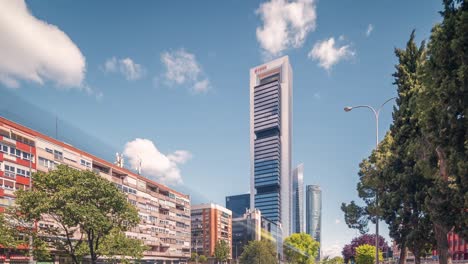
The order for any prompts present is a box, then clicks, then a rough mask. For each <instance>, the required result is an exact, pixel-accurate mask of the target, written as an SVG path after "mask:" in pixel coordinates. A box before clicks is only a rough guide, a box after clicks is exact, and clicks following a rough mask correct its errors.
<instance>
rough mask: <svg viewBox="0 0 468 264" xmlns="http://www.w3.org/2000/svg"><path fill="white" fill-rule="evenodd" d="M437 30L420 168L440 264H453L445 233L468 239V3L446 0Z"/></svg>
mask: <svg viewBox="0 0 468 264" xmlns="http://www.w3.org/2000/svg"><path fill="white" fill-rule="evenodd" d="M443 3H444V10H443V11H442V12H441V14H442V18H443V20H442V22H441V23H440V24H438V25H436V26H434V27H433V29H432V33H431V37H430V40H429V44H428V59H427V61H426V63H425V66H424V70H423V74H424V75H423V78H422V80H423V85H422V86H421V90H420V96H419V101H418V102H417V103H418V104H417V107H418V115H417V117H418V119H419V125H420V127H421V131H422V135H423V136H424V137H423V140H424V141H423V142H424V149H422V150H424V151H422V155H421V159H420V161H419V162H418V164H417V166H418V167H419V168H420V169H421V170H422V171H424V173H425V175H426V177H431V179H432V180H433V181H434V184H433V185H432V186H431V187H430V188H429V189H428V192H427V193H428V195H427V196H426V199H425V203H426V207H427V209H428V214H429V215H430V217H431V220H432V222H433V224H434V232H435V236H436V240H437V249H438V252H439V261H440V263H451V255H450V254H449V252H448V241H447V233H448V232H449V231H451V230H452V229H453V230H454V231H455V232H456V233H458V234H459V235H461V236H462V237H464V238H465V239H467V238H468V210H467V208H468V170H467V169H468V162H467V161H468V157H467V154H468V138H467V133H466V132H467V129H468V118H467V117H468V107H467V105H468V50H467V48H466V47H467V46H468V2H467V1H461V0H459V1H455V0H444V1H443Z"/></svg>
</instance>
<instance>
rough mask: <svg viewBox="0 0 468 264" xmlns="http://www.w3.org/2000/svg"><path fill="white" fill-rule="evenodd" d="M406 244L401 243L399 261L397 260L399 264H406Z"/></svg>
mask: <svg viewBox="0 0 468 264" xmlns="http://www.w3.org/2000/svg"><path fill="white" fill-rule="evenodd" d="M405 245H406V244H404V243H403V245H402V246H401V251H400V261H399V264H406V255H407V254H406V252H407V249H406V246H405Z"/></svg>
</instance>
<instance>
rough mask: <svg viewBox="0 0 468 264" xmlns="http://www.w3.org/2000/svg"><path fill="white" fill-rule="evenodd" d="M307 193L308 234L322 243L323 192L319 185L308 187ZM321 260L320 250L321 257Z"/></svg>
mask: <svg viewBox="0 0 468 264" xmlns="http://www.w3.org/2000/svg"><path fill="white" fill-rule="evenodd" d="M306 189H307V192H306V216H307V220H306V232H307V234H309V235H311V236H312V237H313V238H314V239H315V241H318V242H321V237H322V235H321V228H322V190H320V186H318V185H307V188H306ZM317 258H318V259H320V248H319V255H318V257H317Z"/></svg>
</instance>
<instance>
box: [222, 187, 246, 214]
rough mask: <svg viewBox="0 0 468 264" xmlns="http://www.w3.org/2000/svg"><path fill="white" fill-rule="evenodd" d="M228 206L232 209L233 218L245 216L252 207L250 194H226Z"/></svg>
mask: <svg viewBox="0 0 468 264" xmlns="http://www.w3.org/2000/svg"><path fill="white" fill-rule="evenodd" d="M226 208H227V209H229V210H231V211H232V218H236V217H241V216H243V215H244V214H245V212H246V210H247V209H250V194H249V193H246V194H239V195H231V196H226Z"/></svg>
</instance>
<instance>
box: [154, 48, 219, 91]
mask: <svg viewBox="0 0 468 264" xmlns="http://www.w3.org/2000/svg"><path fill="white" fill-rule="evenodd" d="M161 62H162V63H163V64H164V66H165V67H166V72H165V74H164V78H165V79H166V81H167V83H168V84H170V85H172V84H177V85H188V86H190V87H191V89H192V91H193V92H195V93H202V92H207V91H208V90H209V89H210V81H209V80H208V79H207V78H205V77H204V73H203V70H202V68H201V66H200V64H199V63H198V62H197V60H196V58H195V55H194V54H192V53H189V52H187V51H185V50H184V49H179V50H176V51H172V52H164V53H162V54H161Z"/></svg>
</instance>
